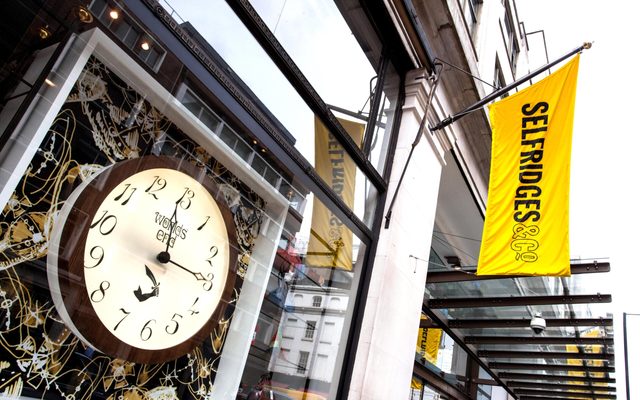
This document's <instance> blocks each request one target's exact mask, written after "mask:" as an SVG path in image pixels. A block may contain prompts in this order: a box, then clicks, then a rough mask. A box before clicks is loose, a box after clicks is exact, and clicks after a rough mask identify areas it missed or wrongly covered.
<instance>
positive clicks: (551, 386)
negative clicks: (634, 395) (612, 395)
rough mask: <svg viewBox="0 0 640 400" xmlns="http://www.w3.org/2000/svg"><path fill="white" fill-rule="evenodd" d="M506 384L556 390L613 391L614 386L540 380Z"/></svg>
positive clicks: (614, 389) (508, 382) (508, 383)
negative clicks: (544, 381) (543, 381)
mask: <svg viewBox="0 0 640 400" xmlns="http://www.w3.org/2000/svg"><path fill="white" fill-rule="evenodd" d="M507 385H509V386H513V387H514V388H533V389H558V390H589V391H594V392H615V391H616V388H615V387H614V386H592V385H590V384H587V385H576V384H566V383H542V382H523V381H507Z"/></svg>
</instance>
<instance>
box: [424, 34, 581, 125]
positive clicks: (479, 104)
mask: <svg viewBox="0 0 640 400" xmlns="http://www.w3.org/2000/svg"><path fill="white" fill-rule="evenodd" d="M591 44H592V42H585V43H584V44H582V46H580V47H576V48H575V49H573V50H571V51H570V52H568V53H567V54H565V55H564V56H562V57H560V58H558V59H557V60H555V61H552V62H550V63H548V64H546V65H543V66H542V67H540V68H538V69H537V70H535V71H533V72H531V73H529V74H527V75H525V76H523V77H522V78H520V79H518V80H517V81H515V82H513V83H511V84H509V85H507V86H505V87H503V88H502V89H498V90H496V91H495V92H493V93H491V94H489V95H488V96H486V97H484V98H483V99H480V100H479V101H477V102H475V103H473V104H472V105H470V106H469V107H467V108H465V109H464V110H462V111H460V112H458V113H455V114H453V115H450V116H448V117H447V118H445V119H443V120H442V121H440V122H438V123H437V124H436V125H435V126H434V127H433V128H429V129H430V130H431V131H432V132H435V131H437V130H438V129H442V128H444V127H446V126H449V125H451V124H452V123H454V122H455V121H457V120H459V119H460V118H462V117H464V116H465V115H467V114H469V113H470V112H473V111H476V110H479V109H480V108H481V107H482V106H484V105H485V104H487V103H489V102H490V101H492V100H494V99H496V98H498V97H500V96H502V95H503V94H505V93H508V92H509V91H510V90H511V89H513V88H515V87H516V86H519V85H520V84H522V83H523V82H526V81H528V80H529V79H531V78H533V77H534V76H537V75H539V74H541V73H542V72H544V71H546V70H548V69H549V68H551V67H553V66H554V65H556V64H558V63H560V62H562V61H564V60H566V59H567V58H569V57H571V56H572V55H574V54H576V53H579V52H581V51H582V50H586V49H590V48H591Z"/></svg>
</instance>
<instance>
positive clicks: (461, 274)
mask: <svg viewBox="0 0 640 400" xmlns="http://www.w3.org/2000/svg"><path fill="white" fill-rule="evenodd" d="M609 271H611V265H610V264H609V263H608V262H601V261H597V260H595V261H593V262H585V263H583V262H573V263H571V275H578V274H593V273H604V272H609ZM475 272H476V271H475V269H473V270H461V271H433V272H429V274H428V275H427V284H429V283H445V282H465V281H477V280H487V279H509V278H511V279H515V278H526V276H524V275H512V276H509V277H505V276H500V275H476V274H475Z"/></svg>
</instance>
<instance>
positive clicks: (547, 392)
mask: <svg viewBox="0 0 640 400" xmlns="http://www.w3.org/2000/svg"><path fill="white" fill-rule="evenodd" d="M450 261H451V260H449V262H442V263H438V262H434V260H433V259H432V260H431V262H430V266H429V272H428V275H427V285H426V289H425V299H424V303H423V312H424V313H425V314H426V315H427V317H428V319H427V320H423V321H422V323H421V326H422V327H427V328H428V327H439V328H442V329H443V330H444V331H445V332H446V333H447V334H448V335H449V336H450V337H451V338H453V340H455V341H456V342H457V343H458V345H459V346H461V347H462V348H464V349H465V350H467V351H468V352H469V353H470V354H471V356H472V357H473V358H474V359H475V360H476V361H478V363H479V365H480V367H481V368H484V369H485V370H486V371H487V372H488V373H489V375H491V377H492V378H493V379H494V382H493V383H494V384H502V385H504V386H505V387H506V388H508V390H509V392H510V393H511V394H512V395H515V396H516V397H517V398H519V399H523V400H527V399H529V400H534V399H535V400H541V399H554V400H561V399H614V398H616V387H615V355H614V348H613V319H612V313H611V310H610V303H611V301H612V298H611V294H610V293H608V292H607V290H606V289H607V288H608V286H607V285H606V280H607V279H606V278H607V274H606V272H608V271H609V269H610V266H609V263H608V262H602V261H597V260H588V261H575V262H572V265H571V270H572V276H571V277H568V278H556V277H508V278H505V277H486V276H483V277H478V276H476V275H475V274H474V272H475V271H473V270H472V269H470V268H464V267H462V268H461V267H460V266H459V264H458V265H455V263H454V264H451V262H450ZM536 314H539V315H540V316H541V317H542V318H543V319H544V320H545V322H546V329H544V331H542V332H541V333H539V334H536V333H534V331H533V330H532V329H531V327H530V322H531V319H532V318H533V317H534V316H535V315H536ZM484 383H487V382H484Z"/></svg>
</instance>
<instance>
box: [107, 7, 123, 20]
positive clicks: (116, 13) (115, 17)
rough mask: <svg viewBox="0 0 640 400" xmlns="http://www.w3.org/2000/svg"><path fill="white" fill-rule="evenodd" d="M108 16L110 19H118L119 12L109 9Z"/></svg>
mask: <svg viewBox="0 0 640 400" xmlns="http://www.w3.org/2000/svg"><path fill="white" fill-rule="evenodd" d="M109 17H111V19H118V18H119V17H120V13H119V12H118V10H115V9H114V10H111V11H109Z"/></svg>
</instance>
